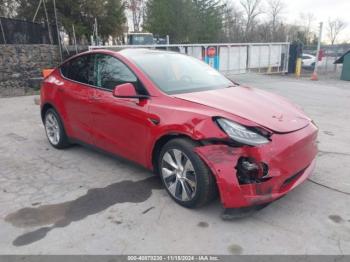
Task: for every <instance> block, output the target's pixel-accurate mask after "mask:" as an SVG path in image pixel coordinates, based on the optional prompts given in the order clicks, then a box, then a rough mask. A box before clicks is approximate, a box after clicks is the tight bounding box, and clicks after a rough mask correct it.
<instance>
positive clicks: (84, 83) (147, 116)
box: [41, 49, 318, 208]
mask: <svg viewBox="0 0 350 262" xmlns="http://www.w3.org/2000/svg"><path fill="white" fill-rule="evenodd" d="M41 116H42V120H43V123H44V125H45V130H46V134H47V137H48V140H49V142H50V143H51V145H52V146H54V147H55V148H58V149H62V148H65V147H68V146H69V145H71V144H74V143H82V144H89V145H92V146H94V147H96V148H100V149H102V150H104V151H107V152H110V153H113V154H116V155H119V156H121V157H123V158H127V159H129V160H132V161H134V162H137V163H138V164H140V165H142V166H144V167H146V168H148V169H150V170H153V171H154V172H155V173H156V174H159V175H160V177H161V180H162V182H163V184H164V187H165V189H166V190H167V192H168V193H169V195H170V197H172V198H173V199H174V200H175V201H176V202H177V203H179V204H180V205H182V206H185V207H191V208H192V207H198V206H201V205H204V204H206V203H208V202H209V201H210V200H212V199H213V198H214V197H215V196H216V195H217V194H219V196H220V199H221V202H222V204H223V206H224V207H225V208H241V207H249V206H256V205H262V204H266V203H269V202H271V201H273V200H276V199H278V198H280V197H282V196H284V195H285V194H287V193H288V192H290V191H291V190H292V189H294V188H295V187H296V186H298V185H299V184H301V183H302V182H303V181H305V179H306V178H307V177H308V176H310V174H311V173H312V171H313V169H314V167H315V157H316V154H317V145H316V138H317V133H318V129H317V127H316V126H315V124H314V123H313V121H312V120H311V119H310V118H309V117H307V116H306V115H305V114H304V113H303V112H302V111H301V110H300V109H299V108H298V107H296V106H294V105H293V104H292V103H290V102H288V101H287V100H286V99H284V98H281V97H279V96H277V95H275V94H272V93H268V92H266V91H263V90H260V89H254V88H250V87H245V86H240V85H238V84H236V83H234V82H232V81H231V80H229V79H227V78H226V77H225V76H223V75H221V74H220V73H219V72H218V71H216V70H214V69H213V68H211V67H210V66H208V65H207V64H205V63H203V62H201V61H199V60H197V59H195V58H192V57H189V56H186V55H182V54H179V53H173V52H167V51H156V50H148V49H125V50H122V51H118V52H116V51H108V50H95V51H89V52H86V53H82V54H79V55H77V56H75V57H72V58H70V59H69V60H67V61H66V62H64V63H63V64H62V65H61V66H59V67H58V68H57V69H55V70H54V71H53V72H52V73H51V74H50V75H49V76H48V77H46V78H45V79H44V82H43V85H42V88H41Z"/></svg>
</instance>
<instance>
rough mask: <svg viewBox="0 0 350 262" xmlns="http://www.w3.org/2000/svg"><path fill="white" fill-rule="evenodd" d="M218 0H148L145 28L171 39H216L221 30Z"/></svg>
mask: <svg viewBox="0 0 350 262" xmlns="http://www.w3.org/2000/svg"><path fill="white" fill-rule="evenodd" d="M222 9H223V5H221V4H220V1H219V0H167V1H164V0H149V1H148V2H147V6H146V16H145V18H144V29H145V30H147V31H149V32H152V33H154V34H158V35H160V36H165V35H169V36H170V39H171V42H172V43H186V42H217V41H218V37H219V36H220V34H221V31H222Z"/></svg>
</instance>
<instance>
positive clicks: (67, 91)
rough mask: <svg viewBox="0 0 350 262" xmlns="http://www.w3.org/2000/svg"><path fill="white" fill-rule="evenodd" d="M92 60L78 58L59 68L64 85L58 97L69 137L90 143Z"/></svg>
mask: <svg viewBox="0 0 350 262" xmlns="http://www.w3.org/2000/svg"><path fill="white" fill-rule="evenodd" d="M93 69H94V60H93V56H92V55H83V56H79V57H77V58H75V59H73V60H70V61H68V62H67V63H65V64H64V65H63V66H62V67H61V73H62V76H63V78H64V85H62V86H61V87H58V95H59V96H60V99H61V101H62V105H63V107H64V110H65V115H66V116H67V120H68V121H67V125H68V128H69V134H68V135H69V136H70V137H72V138H76V139H79V140H81V141H83V142H86V143H91V122H92V118H91V114H90V104H91V96H92V95H93V93H94V88H93V87H92V85H93V84H94V75H93V73H94V72H93Z"/></svg>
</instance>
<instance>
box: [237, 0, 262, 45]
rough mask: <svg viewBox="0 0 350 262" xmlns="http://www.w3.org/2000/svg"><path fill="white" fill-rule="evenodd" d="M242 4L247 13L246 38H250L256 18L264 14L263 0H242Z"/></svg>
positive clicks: (247, 39)
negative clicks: (262, 8)
mask: <svg viewBox="0 0 350 262" xmlns="http://www.w3.org/2000/svg"><path fill="white" fill-rule="evenodd" d="M240 3H241V5H242V7H243V11H244V14H245V16H246V17H245V19H246V23H245V40H246V41H249V40H250V35H251V34H250V33H251V32H252V29H253V27H254V25H255V23H256V18H257V17H258V16H259V15H260V14H262V10H261V0H241V2H240Z"/></svg>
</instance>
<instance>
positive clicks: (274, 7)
mask: <svg viewBox="0 0 350 262" xmlns="http://www.w3.org/2000/svg"><path fill="white" fill-rule="evenodd" d="M285 7H286V6H285V3H284V2H283V0H269V1H268V10H267V13H268V15H269V16H270V21H271V29H272V32H271V33H272V41H275V40H276V39H275V38H276V32H277V30H278V26H279V20H280V16H281V13H282V12H283V10H284V9H285Z"/></svg>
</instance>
